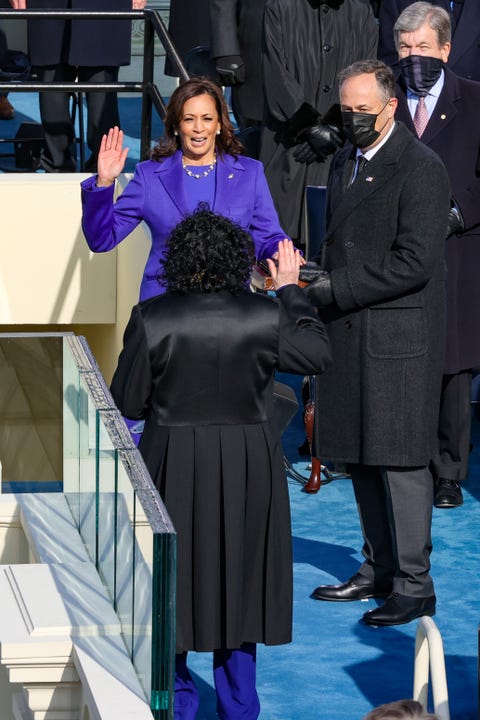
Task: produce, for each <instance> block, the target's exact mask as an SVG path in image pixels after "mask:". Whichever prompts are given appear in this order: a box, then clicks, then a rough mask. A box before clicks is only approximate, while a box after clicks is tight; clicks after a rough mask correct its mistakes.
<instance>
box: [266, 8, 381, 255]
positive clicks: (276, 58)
mask: <svg viewBox="0 0 480 720" xmlns="http://www.w3.org/2000/svg"><path fill="white" fill-rule="evenodd" d="M377 35H378V29H377V24H376V21H375V18H374V16H373V12H372V9H371V6H370V4H369V2H368V0H345V2H343V3H342V4H339V5H335V6H333V3H332V7H331V6H330V5H328V4H322V5H319V4H318V3H317V2H314V0H268V1H267V3H266V5H265V15H264V52H263V75H264V86H265V98H266V111H265V112H266V115H265V124H264V127H263V132H262V140H261V148H260V160H261V161H262V162H263V164H264V166H265V174H266V176H267V180H268V184H269V186H270V190H271V193H272V196H273V200H274V202H275V205H276V208H277V212H278V214H279V216H280V224H281V225H282V227H283V228H284V229H285V231H286V232H287V233H288V234H289V235H290V237H293V238H298V239H300V238H301V239H302V240H303V241H305V227H304V191H305V187H306V186H307V185H326V183H327V178H328V169H329V162H328V161H327V162H324V163H317V162H315V163H312V164H311V165H308V166H307V165H305V164H304V163H299V162H297V161H296V160H295V159H294V157H293V150H294V148H293V147H290V146H289V143H288V141H287V139H286V134H285V130H286V127H287V122H288V121H289V120H290V119H291V118H292V116H293V115H294V114H295V113H297V111H298V110H300V108H301V107H302V105H303V104H304V103H307V104H308V105H310V106H311V107H313V108H315V109H316V110H318V112H320V114H322V115H324V114H325V113H326V112H327V110H329V108H330V107H331V106H332V105H333V104H335V103H337V102H338V81H337V74H338V71H339V70H341V69H342V68H344V67H346V66H347V65H349V64H350V63H352V62H354V61H355V60H364V59H366V58H374V57H376V53H377Z"/></svg>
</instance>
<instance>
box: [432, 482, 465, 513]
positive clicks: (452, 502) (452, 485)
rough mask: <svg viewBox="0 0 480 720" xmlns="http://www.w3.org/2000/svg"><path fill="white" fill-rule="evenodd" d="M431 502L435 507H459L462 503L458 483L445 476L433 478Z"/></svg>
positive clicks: (460, 489)
mask: <svg viewBox="0 0 480 720" xmlns="http://www.w3.org/2000/svg"><path fill="white" fill-rule="evenodd" d="M433 504H434V505H435V507H437V508H451V507H460V505H463V495H462V488H461V487H460V483H458V482H457V481H456V480H447V479H446V478H438V480H435V486H434V492H433Z"/></svg>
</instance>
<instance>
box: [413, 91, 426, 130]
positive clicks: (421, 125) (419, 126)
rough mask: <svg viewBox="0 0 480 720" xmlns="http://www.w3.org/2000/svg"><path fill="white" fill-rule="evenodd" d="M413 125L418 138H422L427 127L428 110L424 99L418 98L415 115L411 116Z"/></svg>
mask: <svg viewBox="0 0 480 720" xmlns="http://www.w3.org/2000/svg"><path fill="white" fill-rule="evenodd" d="M413 124H414V125H415V130H416V131H417V135H418V137H422V135H423V131H424V130H425V128H426V127H427V125H428V110H427V106H426V104H425V98H424V97H419V98H418V102H417V107H416V108H415V115H414V116H413Z"/></svg>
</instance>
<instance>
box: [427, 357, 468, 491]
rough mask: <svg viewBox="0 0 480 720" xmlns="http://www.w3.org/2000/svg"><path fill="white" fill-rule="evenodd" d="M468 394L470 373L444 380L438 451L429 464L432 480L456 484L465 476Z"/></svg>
mask: <svg viewBox="0 0 480 720" xmlns="http://www.w3.org/2000/svg"><path fill="white" fill-rule="evenodd" d="M471 394H472V371H471V370H464V371H463V372H460V373H458V374H456V375H444V376H443V379H442V394H441V396H440V414H439V418H438V431H437V435H438V449H437V452H436V454H435V455H434V457H433V458H432V462H431V468H432V473H433V476H434V477H435V478H437V477H442V478H446V479H447V480H457V481H459V480H463V479H464V478H465V477H466V475H467V473H468V459H469V455H470V433H471V423H472V415H471V404H470V403H471Z"/></svg>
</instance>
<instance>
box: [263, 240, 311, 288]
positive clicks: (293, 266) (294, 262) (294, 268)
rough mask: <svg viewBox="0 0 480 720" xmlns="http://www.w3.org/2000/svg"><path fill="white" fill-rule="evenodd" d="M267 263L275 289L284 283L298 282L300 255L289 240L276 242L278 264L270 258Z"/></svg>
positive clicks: (294, 283)
mask: <svg viewBox="0 0 480 720" xmlns="http://www.w3.org/2000/svg"><path fill="white" fill-rule="evenodd" d="M267 263H268V268H269V270H270V276H271V278H272V281H273V286H274V288H275V290H279V289H280V288H281V287H283V286H284V285H292V284H293V285H296V284H297V283H298V274H299V272H300V265H301V264H302V256H301V255H300V250H296V249H295V247H294V245H293V242H292V241H291V240H281V241H280V242H279V243H278V265H276V264H275V262H274V261H273V260H271V259H270V258H268V260H267Z"/></svg>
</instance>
